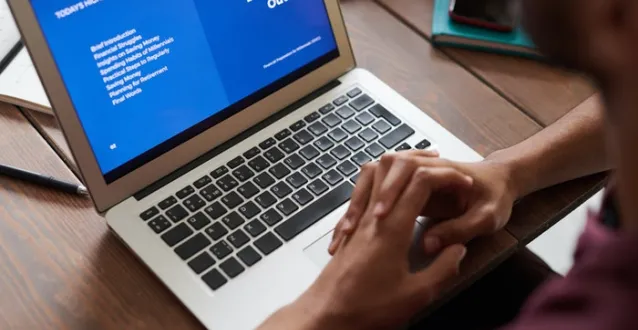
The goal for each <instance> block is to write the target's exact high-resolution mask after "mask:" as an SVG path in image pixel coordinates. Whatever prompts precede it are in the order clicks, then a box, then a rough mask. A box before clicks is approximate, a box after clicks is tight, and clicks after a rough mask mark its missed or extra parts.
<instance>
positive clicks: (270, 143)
mask: <svg viewBox="0 0 638 330" xmlns="http://www.w3.org/2000/svg"><path fill="white" fill-rule="evenodd" d="M275 144H277V141H275V139H273V138H268V139H266V140H265V141H264V142H262V143H260V144H259V147H260V148H261V149H262V150H266V149H268V148H270V147H272V146H274V145H275Z"/></svg>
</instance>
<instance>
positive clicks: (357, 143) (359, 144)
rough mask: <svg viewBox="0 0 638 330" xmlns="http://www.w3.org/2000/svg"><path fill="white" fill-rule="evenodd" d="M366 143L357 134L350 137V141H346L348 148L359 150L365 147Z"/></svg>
mask: <svg viewBox="0 0 638 330" xmlns="http://www.w3.org/2000/svg"><path fill="white" fill-rule="evenodd" d="M364 145H365V144H364V143H363V141H361V140H360V139H359V138H358V137H356V136H353V137H351V138H350V139H348V141H346V146H348V148H350V149H351V150H352V151H357V150H359V149H361V148H363V146H364Z"/></svg>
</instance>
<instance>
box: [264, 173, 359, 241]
mask: <svg viewBox="0 0 638 330" xmlns="http://www.w3.org/2000/svg"><path fill="white" fill-rule="evenodd" d="M353 189H354V186H353V185H352V184H350V183H349V182H344V183H342V184H341V185H339V186H338V187H337V188H335V189H334V190H332V191H330V192H329V193H328V194H326V195H324V196H323V197H321V198H319V199H317V200H316V201H315V202H313V203H312V204H310V205H307V206H306V207H304V208H303V209H302V210H301V211H300V212H299V213H297V214H295V215H294V216H293V217H291V218H290V219H288V220H286V221H284V222H283V223H282V224H281V225H279V226H278V227H277V228H276V229H275V231H276V232H277V234H279V236H281V237H282V238H283V239H284V240H286V241H290V240H291V239H293V238H294V237H295V236H297V235H299V234H300V233H301V232H303V231H304V230H306V229H308V228H309V227H310V226H312V225H313V224H315V223H316V222H317V221H319V220H320V219H322V218H323V217H325V216H326V215H328V213H330V212H332V211H333V210H334V209H336V208H337V207H339V206H341V205H342V204H343V203H345V202H347V201H348V200H349V199H350V195H351V194H352V191H353ZM257 241H259V240H257ZM255 245H257V242H255ZM262 252H263V251H262Z"/></svg>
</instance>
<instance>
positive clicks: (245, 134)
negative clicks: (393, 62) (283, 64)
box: [133, 79, 341, 201]
mask: <svg viewBox="0 0 638 330" xmlns="http://www.w3.org/2000/svg"><path fill="white" fill-rule="evenodd" d="M340 84H341V82H340V81H339V80H338V79H336V80H333V81H331V82H329V83H328V84H326V85H324V86H323V87H320V88H318V89H316V90H315V91H313V92H312V93H310V94H308V95H307V96H305V97H303V98H301V99H300V100H298V101H296V102H294V103H293V104H291V105H289V106H287V107H285V108H284V109H283V110H281V111H279V112H277V113H275V114H273V115H272V116H270V117H268V118H266V119H264V120H262V121H261V122H259V123H257V124H256V125H254V126H252V127H251V128H249V129H247V130H245V131H243V132H241V133H240V134H239V135H237V136H235V137H233V138H232V139H230V140H228V141H226V142H224V143H222V144H221V145H219V146H217V147H215V148H214V149H212V150H210V151H208V152H207V153H205V154H203V155H202V156H200V157H198V158H197V159H195V160H193V161H192V162H190V163H188V164H186V165H184V166H182V167H180V168H179V169H177V170H175V171H173V172H172V173H170V174H168V175H167V176H165V177H163V178H161V179H159V180H157V181H155V182H154V183H152V184H150V185H149V186H148V187H146V188H144V189H142V190H140V191H139V192H137V193H135V194H134V195H133V197H135V199H136V200H138V201H140V200H142V199H144V198H146V197H147V196H149V195H150V194H152V193H154V192H156V191H157V190H159V189H161V188H162V187H164V186H166V185H167V184H169V183H171V182H173V181H174V180H176V179H178V178H180V177H181V176H183V175H185V174H186V173H188V172H190V171H192V170H193V169H195V168H197V167H198V166H200V165H202V164H204V163H205V162H207V161H209V160H210V159H212V158H213V157H215V156H217V155H219V154H221V153H222V152H224V151H226V150H228V149H230V148H232V147H233V146H235V145H237V144H238V143H240V142H242V141H244V140H245V139H247V138H249V137H251V136H253V135H254V134H257V133H258V132H259V131H261V130H262V129H264V128H266V127H268V126H270V125H271V124H272V123H274V122H276V121H277V120H279V119H281V118H283V117H284V116H286V115H288V114H290V113H291V112H293V111H295V110H297V109H299V108H301V107H303V106H304V105H306V104H308V103H310V102H311V101H313V100H314V99H316V98H318V97H319V96H321V95H323V94H325V93H327V92H328V91H330V90H331V89H333V88H335V87H337V86H339V85H340Z"/></svg>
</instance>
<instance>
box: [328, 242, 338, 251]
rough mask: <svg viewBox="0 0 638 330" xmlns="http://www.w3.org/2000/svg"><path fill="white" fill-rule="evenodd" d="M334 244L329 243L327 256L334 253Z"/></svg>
mask: <svg viewBox="0 0 638 330" xmlns="http://www.w3.org/2000/svg"><path fill="white" fill-rule="evenodd" d="M335 243H336V241H335V240H333V241H332V242H330V246H328V253H329V254H333V253H334V249H335Z"/></svg>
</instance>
